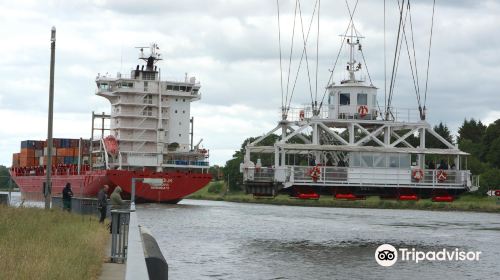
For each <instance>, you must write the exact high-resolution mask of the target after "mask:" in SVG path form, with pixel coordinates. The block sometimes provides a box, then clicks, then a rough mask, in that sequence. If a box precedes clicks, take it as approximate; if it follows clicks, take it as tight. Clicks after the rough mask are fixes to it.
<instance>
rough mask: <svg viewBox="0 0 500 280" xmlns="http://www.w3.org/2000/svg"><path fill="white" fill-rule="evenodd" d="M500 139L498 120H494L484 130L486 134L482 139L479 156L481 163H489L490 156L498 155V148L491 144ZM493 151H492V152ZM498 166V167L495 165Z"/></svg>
mask: <svg viewBox="0 0 500 280" xmlns="http://www.w3.org/2000/svg"><path fill="white" fill-rule="evenodd" d="M499 138H500V119H498V120H496V121H495V122H494V123H491V124H490V125H489V126H488V128H486V132H485V134H484V137H483V147H484V149H483V152H482V155H481V160H482V161H490V160H491V159H493V158H492V156H491V155H490V154H494V155H495V156H498V155H500V154H499V153H498V148H497V147H496V146H495V147H494V145H493V143H494V142H495V141H496V140H497V139H499ZM492 149H493V150H492ZM490 163H491V164H493V163H492V162H490ZM497 166H498V165H497Z"/></svg>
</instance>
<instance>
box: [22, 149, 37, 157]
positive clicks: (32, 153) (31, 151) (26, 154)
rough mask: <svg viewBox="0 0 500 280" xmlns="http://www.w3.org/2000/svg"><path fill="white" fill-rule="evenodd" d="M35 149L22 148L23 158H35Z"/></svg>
mask: <svg viewBox="0 0 500 280" xmlns="http://www.w3.org/2000/svg"><path fill="white" fill-rule="evenodd" d="M34 156H35V149H33V148H22V149H21V157H34Z"/></svg>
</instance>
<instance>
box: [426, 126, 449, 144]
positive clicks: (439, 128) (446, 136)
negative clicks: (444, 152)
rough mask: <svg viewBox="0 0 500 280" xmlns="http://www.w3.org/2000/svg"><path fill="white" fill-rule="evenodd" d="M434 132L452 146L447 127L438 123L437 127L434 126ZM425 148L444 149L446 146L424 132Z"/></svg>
mask: <svg viewBox="0 0 500 280" xmlns="http://www.w3.org/2000/svg"><path fill="white" fill-rule="evenodd" d="M434 131H435V132H436V133H437V134H439V135H440V136H441V137H443V138H444V139H446V141H448V142H450V143H451V144H453V137H452V136H451V133H450V130H449V129H448V126H446V125H445V124H443V123H442V122H440V123H439V124H438V125H436V126H434ZM425 147H426V148H441V149H444V148H446V147H447V146H446V145H445V144H444V143H442V142H441V141H439V140H438V139H437V138H436V137H434V136H433V135H432V134H430V133H428V132H426V133H425Z"/></svg>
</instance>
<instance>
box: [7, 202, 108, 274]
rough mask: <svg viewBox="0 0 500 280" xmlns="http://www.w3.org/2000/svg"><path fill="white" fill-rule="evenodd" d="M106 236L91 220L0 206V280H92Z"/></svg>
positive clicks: (85, 217) (71, 215)
mask: <svg viewBox="0 0 500 280" xmlns="http://www.w3.org/2000/svg"><path fill="white" fill-rule="evenodd" d="M108 235H109V233H107V232H106V230H105V227H104V226H102V225H100V224H99V223H98V221H97V220H96V219H95V218H93V217H89V216H80V215H75V214H69V213H66V212H62V211H61V210H60V209H53V210H44V209H38V208H13V207H6V206H2V205H0V279H97V276H98V275H99V273H100V270H101V266H102V263H103V259H104V246H106V242H107V239H108Z"/></svg>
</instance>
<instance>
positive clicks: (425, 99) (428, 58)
mask: <svg viewBox="0 0 500 280" xmlns="http://www.w3.org/2000/svg"><path fill="white" fill-rule="evenodd" d="M435 7H436V0H434V1H433V3H432V21H431V35H430V38H429V54H428V56H427V74H426V77H425V94H424V110H425V104H426V103H427V83H428V81H429V65H430V61H431V47H432V31H433V28H434V10H435Z"/></svg>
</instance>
